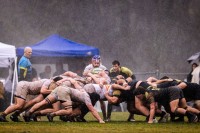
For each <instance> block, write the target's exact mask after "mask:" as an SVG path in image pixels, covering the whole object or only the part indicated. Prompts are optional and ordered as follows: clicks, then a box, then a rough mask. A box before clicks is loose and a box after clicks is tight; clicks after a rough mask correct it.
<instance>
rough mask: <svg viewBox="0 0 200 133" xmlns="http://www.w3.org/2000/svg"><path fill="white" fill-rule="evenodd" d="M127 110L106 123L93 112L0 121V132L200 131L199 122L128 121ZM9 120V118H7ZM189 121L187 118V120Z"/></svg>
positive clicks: (178, 132) (141, 118) (102, 132)
mask: <svg viewBox="0 0 200 133" xmlns="http://www.w3.org/2000/svg"><path fill="white" fill-rule="evenodd" d="M127 117H128V113H127V112H113V113H112V121H111V122H107V123H105V124H99V123H98V122H97V121H96V120H95V119H94V118H93V117H92V116H91V114H88V115H87V116H86V119H87V120H88V122H86V123H82V122H61V121H59V120H58V118H56V119H54V122H47V119H46V117H42V121H41V122H28V123H26V122H18V123H16V122H6V123H2V122H1V123H0V133H3V132H5V133H44V132H47V133H76V132H82V133H99V132H100V133H109V132H110V133H119V132H121V133H123V132H127V133H133V132H137V133H143V132H154V133H155V132H159V133H161V132H162V133H166V132H167V133H168V132H170V133H182V132H185V133H197V132H198V133H199V132H200V122H199V123H187V122H181V123H172V122H168V123H157V124H147V123H146V122H144V120H145V118H144V117H142V116H138V115H136V116H135V119H136V122H127V121H126V119H127ZM7 119H8V120H9V118H7ZM186 121H187V120H186Z"/></svg>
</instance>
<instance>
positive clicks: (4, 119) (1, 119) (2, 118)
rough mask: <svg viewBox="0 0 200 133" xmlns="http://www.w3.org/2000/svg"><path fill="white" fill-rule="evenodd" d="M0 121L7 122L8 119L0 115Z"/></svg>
mask: <svg viewBox="0 0 200 133" xmlns="http://www.w3.org/2000/svg"><path fill="white" fill-rule="evenodd" d="M0 122H8V121H7V120H6V117H5V116H3V115H0Z"/></svg>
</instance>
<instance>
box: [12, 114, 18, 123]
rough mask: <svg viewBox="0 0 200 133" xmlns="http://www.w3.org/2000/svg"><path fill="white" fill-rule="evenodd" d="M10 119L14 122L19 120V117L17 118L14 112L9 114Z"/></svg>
mask: <svg viewBox="0 0 200 133" xmlns="http://www.w3.org/2000/svg"><path fill="white" fill-rule="evenodd" d="M10 119H11V120H12V121H14V122H20V120H19V118H18V117H17V116H16V115H14V114H12V115H11V116H10Z"/></svg>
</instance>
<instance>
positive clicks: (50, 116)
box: [47, 113, 53, 122]
mask: <svg viewBox="0 0 200 133" xmlns="http://www.w3.org/2000/svg"><path fill="white" fill-rule="evenodd" d="M47 119H48V120H49V122H53V115H52V114H51V113H49V114H47Z"/></svg>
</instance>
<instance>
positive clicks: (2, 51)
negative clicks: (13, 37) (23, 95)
mask: <svg viewBox="0 0 200 133" xmlns="http://www.w3.org/2000/svg"><path fill="white" fill-rule="evenodd" d="M13 63H14V65H13ZM0 67H3V68H9V75H8V77H7V79H6V81H5V85H6V84H8V83H10V84H12V85H11V87H5V89H6V91H9V92H11V93H12V94H11V104H12V102H13V93H14V87H15V83H17V82H18V76H17V56H16V48H15V46H12V45H8V44H4V43H1V42H0ZM11 80H12V81H11Z"/></svg>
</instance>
